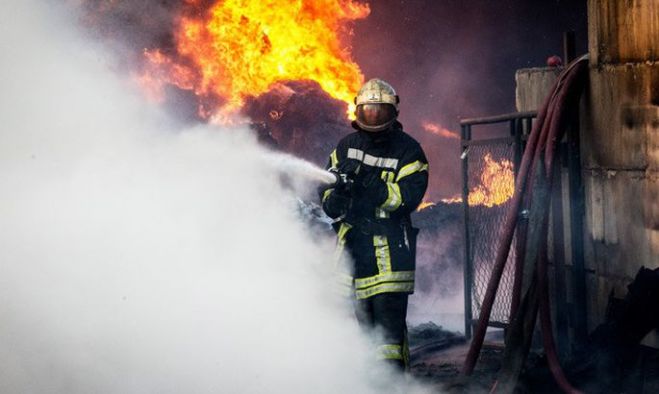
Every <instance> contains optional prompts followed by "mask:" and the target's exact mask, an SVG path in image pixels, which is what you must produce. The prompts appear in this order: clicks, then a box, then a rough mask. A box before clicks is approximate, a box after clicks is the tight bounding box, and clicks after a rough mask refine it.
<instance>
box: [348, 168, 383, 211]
mask: <svg viewBox="0 0 659 394" xmlns="http://www.w3.org/2000/svg"><path fill="white" fill-rule="evenodd" d="M378 172H379V171H377V170H376V169H374V168H369V167H362V171H360V172H359V174H358V175H357V176H356V177H355V181H354V185H353V187H352V195H353V197H354V198H355V199H357V200H360V202H361V203H362V204H363V205H366V206H369V207H376V206H379V205H381V204H382V202H383V201H384V199H386V195H387V184H386V183H385V181H384V180H382V179H381V178H380V176H379V173H378ZM383 197H384V198H383Z"/></svg>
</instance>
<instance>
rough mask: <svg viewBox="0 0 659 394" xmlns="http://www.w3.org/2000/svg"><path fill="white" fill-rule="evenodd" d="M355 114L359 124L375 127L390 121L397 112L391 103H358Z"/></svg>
mask: <svg viewBox="0 0 659 394" xmlns="http://www.w3.org/2000/svg"><path fill="white" fill-rule="evenodd" d="M355 115H356V116H357V120H359V122H360V123H361V124H363V125H365V126H368V127H374V128H377V127H382V126H386V125H387V124H389V123H391V121H393V120H394V119H396V116H397V115H398V114H397V113H396V107H394V106H393V105H391V104H360V105H358V106H357V111H356V114H355Z"/></svg>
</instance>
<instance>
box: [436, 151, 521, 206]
mask: <svg viewBox="0 0 659 394" xmlns="http://www.w3.org/2000/svg"><path fill="white" fill-rule="evenodd" d="M483 160H484V169H483V172H482V173H481V175H480V183H479V184H478V185H476V186H475V187H473V188H472V189H471V190H470V191H469V205H470V206H476V205H484V206H486V207H488V208H491V207H493V206H495V205H501V204H504V203H505V202H506V201H508V200H510V198H511V197H512V196H513V194H514V193H515V172H514V169H513V163H512V162H511V161H510V160H506V159H502V160H501V161H496V160H494V159H493V158H492V155H491V154H489V153H488V154H486V155H485V157H484V158H483ZM442 202H444V203H449V204H451V203H457V202H462V197H459V196H456V197H452V198H447V199H443V200H442Z"/></svg>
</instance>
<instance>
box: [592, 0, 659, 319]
mask: <svg viewBox="0 0 659 394" xmlns="http://www.w3.org/2000/svg"><path fill="white" fill-rule="evenodd" d="M588 13H589V23H588V24H589V52H590V56H591V64H590V84H589V87H588V89H587V92H586V97H585V100H584V110H583V111H582V116H581V123H582V124H581V149H582V154H581V157H582V166H583V179H584V186H585V204H586V225H585V227H586V228H585V231H586V236H585V249H586V268H587V269H588V270H589V272H590V273H589V274H588V289H587V291H588V295H589V300H588V328H589V330H592V329H593V328H595V326H597V325H598V324H599V323H601V322H602V320H603V317H604V312H605V308H606V304H607V300H608V295H609V292H610V291H611V290H612V289H613V290H615V293H616V294H617V295H618V296H619V297H620V296H622V295H623V294H625V293H626V285H627V284H628V283H629V282H630V281H631V280H632V279H633V277H634V275H635V274H636V272H637V271H638V269H639V268H640V267H641V266H646V267H648V268H656V267H659V0H589V1H588Z"/></svg>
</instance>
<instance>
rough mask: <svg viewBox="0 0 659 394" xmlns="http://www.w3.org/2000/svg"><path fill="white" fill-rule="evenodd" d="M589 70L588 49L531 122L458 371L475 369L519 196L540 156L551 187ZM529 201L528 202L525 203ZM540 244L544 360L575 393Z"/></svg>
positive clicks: (524, 194)
mask: <svg viewBox="0 0 659 394" xmlns="http://www.w3.org/2000/svg"><path fill="white" fill-rule="evenodd" d="M587 71H588V56H587V55H585V56H582V57H581V58H579V59H577V60H575V61H574V62H572V63H570V64H569V65H568V66H567V67H566V68H565V70H564V71H563V72H562V73H561V75H560V76H559V77H558V79H557V81H556V83H555V85H554V87H553V89H552V93H551V94H550V95H549V96H548V97H547V99H546V100H545V102H544V104H543V106H542V108H541V109H540V111H539V113H538V117H537V119H536V122H535V123H534V125H533V128H532V130H531V134H530V135H529V139H528V141H527V145H526V148H525V150H524V154H523V156H522V161H521V163H520V167H519V173H518V176H517V181H516V185H515V193H514V195H513V198H512V201H511V204H510V209H509V210H508V212H507V214H506V220H505V225H504V227H503V231H502V234H501V237H500V239H499V245H498V248H497V254H496V258H495V261H494V266H493V268H492V274H491V276H490V280H489V282H488V286H487V290H486V292H485V297H484V299H483V304H482V307H481V313H480V316H479V319H478V325H477V326H476V329H475V331H474V337H473V339H472V342H471V345H470V348H469V352H468V353H467V357H466V359H465V362H464V365H463V367H462V373H463V374H464V375H470V374H471V373H472V372H473V370H474V367H475V365H476V361H477V360H478V355H479V354H480V351H481V348H482V346H483V340H484V338H485V332H486V330H487V326H488V322H489V320H490V314H491V312H492V306H493V304H494V300H495V297H496V293H497V290H498V288H499V283H500V281H501V275H502V274H503V271H504V268H505V264H506V261H507V258H508V254H509V252H510V246H511V243H512V239H513V235H514V233H515V229H516V228H517V224H518V220H517V219H518V213H519V212H520V210H521V209H520V208H521V207H522V202H523V201H530V200H531V199H532V198H533V190H532V187H529V188H528V189H527V185H531V184H532V177H533V176H534V174H536V168H537V166H538V165H539V161H540V160H543V159H544V163H542V164H544V168H543V169H544V170H545V174H544V175H545V177H546V179H547V180H548V183H549V184H548V190H549V191H551V179H552V176H551V175H552V173H553V166H554V164H555V160H554V158H555V155H556V150H557V147H558V144H559V142H560V140H561V138H562V137H563V135H564V134H565V131H566V128H567V125H568V122H569V120H570V116H569V115H570V110H571V109H572V108H574V107H575V106H576V105H578V102H579V99H580V97H581V93H582V91H583V88H584V86H585V83H586V78H587V75H588V73H587ZM548 195H551V193H548V194H547V196H548ZM544 198H546V200H547V201H543V203H542V204H541V205H540V206H542V207H543V208H542V209H543V212H542V213H543V222H542V226H543V233H544V234H546V232H547V229H546V227H547V222H548V220H547V219H548V216H549V201H550V200H549V198H547V197H546V196H545V197H544ZM529 206H531V205H530V204H529ZM525 227H526V226H520V228H519V229H518V231H520V232H523V231H526V229H525ZM518 236H520V238H521V239H526V234H518ZM546 239H547V237H546V236H545V237H543V238H542V240H541V242H546ZM540 249H542V250H543V252H542V253H540V255H539V257H538V260H537V269H538V279H539V282H538V285H539V290H540V308H539V315H540V325H541V331H542V337H543V345H544V348H545V352H546V355H547V360H548V362H549V366H550V370H551V372H552V375H553V377H554V379H555V380H556V383H557V384H558V385H559V386H560V387H561V389H562V390H563V391H565V392H566V393H579V391H578V390H576V389H575V388H573V387H572V386H571V385H570V383H569V382H568V381H567V378H566V377H565V374H564V373H563V370H562V368H561V366H560V363H559V361H558V356H557V352H556V346H555V342H554V338H553V334H552V329H551V314H550V310H549V291H548V288H549V286H548V279H547V256H546V248H540ZM516 274H520V275H521V274H522V272H521V270H519V269H516ZM521 284H522V283H521V280H516V281H515V289H513V294H519V292H520V288H519V287H520V286H521ZM517 302H519V297H517ZM512 310H517V307H516V305H513V306H512Z"/></svg>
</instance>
